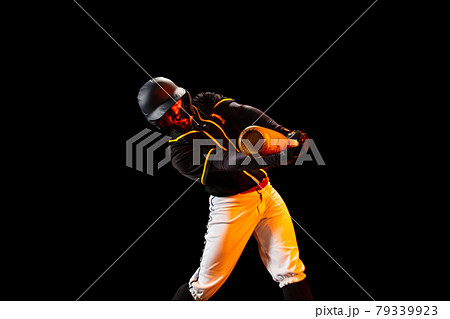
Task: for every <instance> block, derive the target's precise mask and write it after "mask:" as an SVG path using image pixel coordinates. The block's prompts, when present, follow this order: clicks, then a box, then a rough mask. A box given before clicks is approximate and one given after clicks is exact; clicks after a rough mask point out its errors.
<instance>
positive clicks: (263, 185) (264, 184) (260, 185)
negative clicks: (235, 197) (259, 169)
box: [239, 177, 269, 194]
mask: <svg viewBox="0 0 450 319" xmlns="http://www.w3.org/2000/svg"><path fill="white" fill-rule="evenodd" d="M268 183H269V179H268V178H267V177H265V178H264V179H263V180H262V181H261V182H260V183H259V184H258V185H256V186H254V187H252V188H250V189H247V190H246V191H244V192H242V193H239V194H247V193H252V192H256V191H259V190H261V189H263V188H264V187H266V185H267V184H268Z"/></svg>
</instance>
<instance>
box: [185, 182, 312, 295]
mask: <svg viewBox="0 0 450 319" xmlns="http://www.w3.org/2000/svg"><path fill="white" fill-rule="evenodd" d="M209 202H210V216H209V221H208V226H207V233H206V235H205V247H204V250H203V255H202V259H201V261H200V267H199V268H198V269H197V271H196V272H195V273H194V275H193V276H192V278H191V279H190V281H189V291H190V292H191V294H192V296H193V297H194V299H195V300H208V299H209V298H210V297H211V296H212V295H213V294H214V293H215V292H216V291H217V290H218V289H219V288H220V286H222V285H223V283H224V282H225V280H226V279H227V278H228V276H229V275H230V274H231V271H232V270H233V268H234V266H235V265H236V263H237V261H238V259H239V257H240V255H241V253H242V251H243V250H244V247H245V245H246V244H247V242H248V240H249V239H250V236H251V235H252V234H253V235H254V236H255V238H256V240H257V242H258V248H259V254H260V256H261V259H262V261H263V263H264V265H265V266H266V268H267V270H268V271H269V273H270V274H271V275H272V278H273V280H274V281H276V282H278V283H279V286H280V288H282V287H284V286H285V285H288V284H290V283H294V282H298V281H301V280H303V279H304V278H305V274H304V273H303V271H304V269H305V266H304V265H303V262H302V261H301V260H300V259H299V252H298V247H297V240H296V238H295V232H294V227H293V225H292V220H291V217H290V215H289V213H288V209H287V207H286V204H285V203H284V201H283V199H282V198H281V196H280V195H279V194H278V192H277V191H276V190H275V189H274V188H273V187H272V185H271V184H270V182H269V183H268V185H267V186H266V187H265V188H263V189H262V190H258V191H254V192H251V193H246V194H237V195H233V196H228V197H217V196H210V198H209Z"/></svg>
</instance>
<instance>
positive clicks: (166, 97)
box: [137, 77, 192, 124]
mask: <svg viewBox="0 0 450 319" xmlns="http://www.w3.org/2000/svg"><path fill="white" fill-rule="evenodd" d="M137 98H138V103H139V106H140V108H141V110H142V113H144V115H145V117H146V118H147V120H148V121H149V122H150V123H152V124H154V122H155V121H157V120H159V119H160V118H161V117H162V116H163V115H164V114H165V113H166V112H167V110H169V109H170V108H171V107H172V106H173V105H174V104H175V103H176V102H177V101H178V100H179V99H181V98H183V104H184V107H183V109H184V110H185V111H187V110H186V109H185V108H188V110H190V107H191V103H192V101H191V96H190V94H189V92H188V91H187V90H185V89H183V88H181V87H179V86H176V85H175V83H173V82H172V81H171V80H169V79H167V78H164V77H157V78H154V79H151V80H150V81H148V82H146V83H145V84H144V85H143V86H142V87H141V89H140V90H139V94H138V97H137Z"/></svg>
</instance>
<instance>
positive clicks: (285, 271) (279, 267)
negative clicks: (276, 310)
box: [254, 184, 312, 300]
mask: <svg viewBox="0 0 450 319" xmlns="http://www.w3.org/2000/svg"><path fill="white" fill-rule="evenodd" d="M260 192H261V194H262V195H263V204H264V206H263V208H264V210H263V212H262V213H263V216H262V217H263V218H262V219H261V221H260V222H259V223H258V225H257V226H256V228H255V231H254V236H255V238H256V240H257V242H258V248H259V252H260V255H261V259H262V261H263V263H264V265H265V266H266V268H267V270H268V271H269V272H270V274H271V275H272V278H273V280H275V281H276V282H278V283H279V286H280V288H283V293H284V296H285V299H286V300H311V299H312V298H311V293H310V292H309V288H308V287H307V284H306V282H303V283H302V284H296V283H299V282H301V281H303V280H304V278H305V277H306V276H305V274H304V270H305V266H304V264H303V262H302V261H301V260H300V258H299V250H298V245H297V239H296V237H295V232H294V226H293V224H292V220H291V217H290V215H289V211H288V209H287V207H286V204H285V203H284V201H283V199H282V198H281V196H280V195H279V194H278V192H277V191H276V190H275V189H274V188H273V187H272V186H271V185H270V184H269V185H267V186H266V187H265V188H264V189H263V190H261V191H260ZM287 286H290V287H287ZM292 298H294V299H292ZM296 298H299V299H296ZM302 298H305V299H302Z"/></svg>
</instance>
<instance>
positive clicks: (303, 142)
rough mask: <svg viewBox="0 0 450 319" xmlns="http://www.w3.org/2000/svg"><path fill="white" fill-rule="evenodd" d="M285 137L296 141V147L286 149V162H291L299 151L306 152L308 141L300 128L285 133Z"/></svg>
mask: <svg viewBox="0 0 450 319" xmlns="http://www.w3.org/2000/svg"><path fill="white" fill-rule="evenodd" d="M287 137H288V138H290V139H292V140H297V141H298V146H297V147H292V148H288V149H287V152H288V153H287V157H288V162H289V163H292V162H293V161H294V160H295V159H297V158H298V157H299V156H300V154H301V153H306V152H307V151H308V149H309V144H310V143H309V138H308V136H307V135H306V133H303V132H301V131H300V130H295V131H292V132H291V133H289V134H288V135H287Z"/></svg>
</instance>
